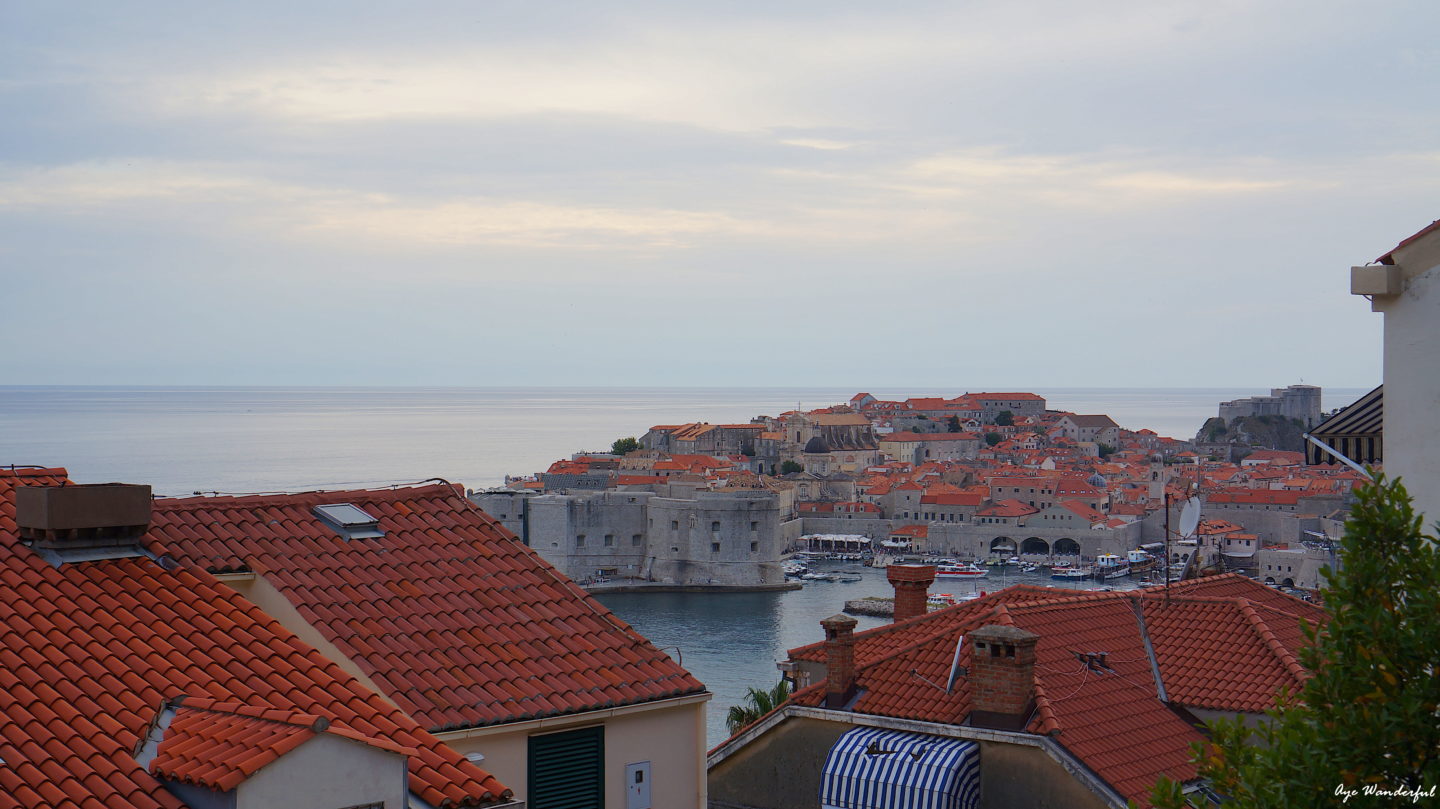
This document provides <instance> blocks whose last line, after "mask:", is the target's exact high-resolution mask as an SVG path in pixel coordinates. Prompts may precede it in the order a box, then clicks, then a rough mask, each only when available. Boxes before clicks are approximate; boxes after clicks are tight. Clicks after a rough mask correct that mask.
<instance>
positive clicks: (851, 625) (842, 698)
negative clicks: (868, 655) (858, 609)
mask: <svg viewBox="0 0 1440 809" xmlns="http://www.w3.org/2000/svg"><path fill="white" fill-rule="evenodd" d="M855 624H856V621H855V619H854V618H851V617H850V616H848V615H841V614H837V615H832V616H830V617H829V618H826V619H825V620H823V621H821V622H820V626H822V627H824V628H825V707H826V708H837V709H838V708H844V707H845V706H846V705H848V704H849V703H850V699H851V697H854V696H855Z"/></svg>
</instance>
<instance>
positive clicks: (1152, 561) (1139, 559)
mask: <svg viewBox="0 0 1440 809" xmlns="http://www.w3.org/2000/svg"><path fill="white" fill-rule="evenodd" d="M1128 556H1129V559H1130V573H1131V574H1135V573H1148V572H1150V571H1151V570H1154V569H1155V568H1156V566H1158V565H1159V564H1160V560H1159V559H1156V558H1155V557H1153V556H1151V555H1150V554H1148V553H1146V552H1145V551H1142V550H1133V551H1130V553H1129V554H1128Z"/></svg>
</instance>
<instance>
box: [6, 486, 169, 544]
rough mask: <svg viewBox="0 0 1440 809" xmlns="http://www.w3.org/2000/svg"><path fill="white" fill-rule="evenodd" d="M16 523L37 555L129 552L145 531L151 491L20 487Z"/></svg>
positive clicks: (133, 488)
mask: <svg viewBox="0 0 1440 809" xmlns="http://www.w3.org/2000/svg"><path fill="white" fill-rule="evenodd" d="M15 523H16V525H18V526H19V528H20V536H21V538H22V539H23V540H25V542H26V543H27V544H29V545H30V546H31V547H33V548H35V549H37V550H53V551H57V552H63V551H74V550H93V549H105V548H124V547H134V546H137V545H138V544H139V541H140V537H141V536H142V535H143V534H144V533H145V529H146V528H148V527H149V525H150V487H149V486H137V485H134V484H129V483H89V484H79V485H76V484H67V485H64V486H21V487H20V488H17V489H16V490H15Z"/></svg>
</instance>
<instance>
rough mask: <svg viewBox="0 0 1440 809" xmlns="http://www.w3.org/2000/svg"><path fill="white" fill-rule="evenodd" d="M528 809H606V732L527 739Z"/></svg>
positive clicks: (585, 731) (588, 730)
mask: <svg viewBox="0 0 1440 809" xmlns="http://www.w3.org/2000/svg"><path fill="white" fill-rule="evenodd" d="M529 780H530V787H529V789H528V794H527V795H526V796H525V806H526V807H527V809H605V728H604V726H597V727H593V728H584V729H581V730H571V731H567V732H565V733H547V734H545V735H544V736H531V737H530V766H529Z"/></svg>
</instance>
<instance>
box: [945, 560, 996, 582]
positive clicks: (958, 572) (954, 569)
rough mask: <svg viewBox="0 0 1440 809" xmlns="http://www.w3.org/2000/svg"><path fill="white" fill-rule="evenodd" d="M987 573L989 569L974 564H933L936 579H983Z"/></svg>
mask: <svg viewBox="0 0 1440 809" xmlns="http://www.w3.org/2000/svg"><path fill="white" fill-rule="evenodd" d="M988 574H989V571H987V570H986V569H985V568H983V567H980V566H979V565H976V564H960V563H959V562H950V563H945V564H940V565H936V566H935V578H937V579H983V578H984V577H985V576H986V575H988Z"/></svg>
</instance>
